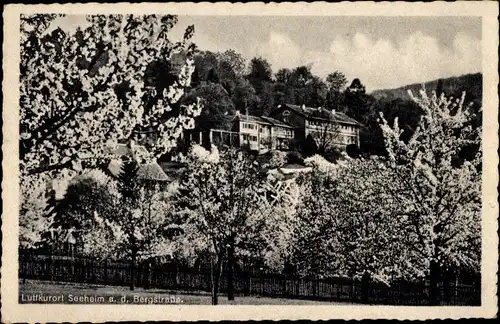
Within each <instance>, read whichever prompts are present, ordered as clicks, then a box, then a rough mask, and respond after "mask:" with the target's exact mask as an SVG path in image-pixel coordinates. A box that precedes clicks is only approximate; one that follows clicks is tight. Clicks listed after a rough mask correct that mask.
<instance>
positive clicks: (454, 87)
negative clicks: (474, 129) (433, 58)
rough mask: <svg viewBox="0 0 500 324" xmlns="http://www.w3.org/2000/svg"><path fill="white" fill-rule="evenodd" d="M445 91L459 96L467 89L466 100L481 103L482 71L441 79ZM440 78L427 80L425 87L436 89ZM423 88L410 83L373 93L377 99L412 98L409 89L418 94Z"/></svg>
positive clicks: (419, 84)
mask: <svg viewBox="0 0 500 324" xmlns="http://www.w3.org/2000/svg"><path fill="white" fill-rule="evenodd" d="M441 80H442V83H443V91H444V92H445V93H446V94H447V95H448V96H450V95H452V96H459V95H460V94H461V93H462V91H466V102H471V101H473V102H475V103H479V104H481V102H482V92H483V77H482V74H481V73H475V74H466V75H461V76H459V77H451V78H446V79H441ZM438 81H439V80H434V81H429V82H426V83H425V84H424V85H425V88H426V89H427V90H428V91H432V90H436V87H437V85H438ZM420 89H422V83H415V84H410V85H407V86H404V87H400V88H396V89H385V90H375V91H373V92H372V93H371V95H372V96H374V97H375V98H377V99H379V100H380V99H385V100H393V99H398V98H401V99H410V96H409V95H408V90H411V91H412V92H413V93H415V94H417V93H418V91H420Z"/></svg>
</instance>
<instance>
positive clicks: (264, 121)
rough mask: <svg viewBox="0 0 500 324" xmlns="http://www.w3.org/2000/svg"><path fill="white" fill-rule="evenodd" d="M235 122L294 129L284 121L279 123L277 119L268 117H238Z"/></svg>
mask: <svg viewBox="0 0 500 324" xmlns="http://www.w3.org/2000/svg"><path fill="white" fill-rule="evenodd" d="M234 118H235V120H239V121H243V122H251V123H256V124H261V125H271V126H280V127H287V128H293V126H291V125H289V124H287V123H284V122H282V121H279V120H277V119H274V118H271V117H267V116H262V117H257V116H252V115H236V116H235V117H234Z"/></svg>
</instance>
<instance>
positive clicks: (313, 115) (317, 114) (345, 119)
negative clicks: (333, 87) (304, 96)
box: [282, 104, 362, 126]
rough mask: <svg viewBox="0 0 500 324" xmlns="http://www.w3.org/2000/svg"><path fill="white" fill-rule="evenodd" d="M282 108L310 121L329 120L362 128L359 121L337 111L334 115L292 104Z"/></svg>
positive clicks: (322, 110)
mask: <svg viewBox="0 0 500 324" xmlns="http://www.w3.org/2000/svg"><path fill="white" fill-rule="evenodd" d="M282 107H286V108H289V109H291V110H293V111H295V112H296V113H298V114H300V115H303V116H304V117H306V118H308V119H320V120H328V121H335V122H337V123H341V124H351V125H357V126H362V124H361V123H360V122H358V121H357V120H355V119H353V118H351V117H349V116H347V115H346V114H344V113H342V112H338V111H336V112H335V113H333V112H332V111H330V110H327V109H318V108H312V107H305V106H303V107H301V106H297V105H291V104H284V105H282Z"/></svg>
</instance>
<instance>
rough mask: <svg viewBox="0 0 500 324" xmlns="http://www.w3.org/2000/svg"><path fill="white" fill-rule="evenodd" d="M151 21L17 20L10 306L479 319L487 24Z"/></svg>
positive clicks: (404, 19) (431, 18)
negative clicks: (435, 314) (425, 312)
mask: <svg viewBox="0 0 500 324" xmlns="http://www.w3.org/2000/svg"><path fill="white" fill-rule="evenodd" d="M205 5H209V4H205ZM429 5H431V4H429ZM227 6H230V4H229V3H228V4H227ZM490 7H491V6H490ZM490 7H488V8H490ZM103 8H104V7H103ZM137 8H140V5H138V7H137ZM482 8H483V11H484V8H486V7H485V6H483V7H482ZM490 9H491V8H490ZM166 10H168V8H167V7H163V8H162V9H161V10H159V11H158V12H155V11H153V10H150V11H149V12H148V13H143V12H142V11H138V12H135V11H134V10H132V9H130V10H128V12H123V11H122V12H118V13H117V12H110V11H109V10H103V11H102V12H95V10H94V11H92V12H90V13H88V14H87V13H85V12H84V11H81V12H79V11H78V10H72V11H71V12H68V13H65V12H63V11H61V10H54V11H53V12H46V11H41V12H36V10H35V11H26V12H21V13H20V15H18V16H16V17H15V18H16V19H17V25H16V26H17V27H18V28H19V31H18V32H19V37H18V42H19V43H18V46H19V49H18V52H13V53H17V54H15V55H18V56H19V57H18V58H17V60H18V61H15V62H17V63H16V64H17V66H18V67H19V70H18V79H17V80H18V81H17V82H19V83H18V84H19V86H18V90H16V91H18V97H17V99H16V100H17V102H15V103H14V105H13V106H4V113H3V114H4V134H5V132H6V130H5V125H6V119H5V118H6V117H5V116H6V114H8V111H11V112H12V111H14V110H16V112H15V115H16V116H18V117H16V118H18V122H17V125H18V126H16V127H17V128H15V129H16V132H17V134H13V136H12V137H11V138H13V139H14V141H15V142H14V143H11V145H14V146H16V145H17V147H18V148H17V149H16V150H18V151H16V152H18V156H16V158H17V163H16V165H15V168H16V169H14V170H16V171H15V173H12V174H17V175H18V176H16V177H15V178H14V179H17V184H16V186H17V187H10V188H16V190H17V192H18V194H17V197H18V198H17V199H18V200H17V204H16V205H13V206H15V209H17V211H16V210H14V209H11V212H15V213H17V214H15V215H10V214H9V215H7V213H6V210H5V209H4V212H3V216H2V219H3V222H5V219H6V217H7V216H8V217H9V218H10V219H13V220H14V221H13V222H15V223H16V224H15V227H14V228H15V232H11V233H10V234H11V235H12V234H14V236H16V239H17V242H16V244H17V247H15V246H11V247H10V249H11V250H12V251H13V250H16V251H13V252H12V253H16V259H17V265H16V266H17V267H16V268H15V269H14V271H15V275H17V277H16V278H17V281H16V284H15V285H16V286H17V288H16V289H17V292H18V293H17V296H10V298H13V299H15V302H16V303H17V304H19V305H23V304H43V305H45V306H46V307H50V305H53V304H62V305H75V304H78V305H85V304H102V305H103V307H105V306H106V307H107V306H111V305H123V304H130V305H134V306H135V305H157V307H158V309H160V307H161V306H160V305H163V306H165V305H175V306H185V305H207V306H208V305H214V307H215V305H234V306H232V307H234V309H237V308H238V305H247V306H248V305H251V306H264V305H278V306H290V305H309V306H313V305H314V306H332V307H342V306H360V307H361V306H370V307H374V309H375V308H376V307H377V306H401V307H404V306H421V307H423V308H422V309H424V308H425V309H431V311H432V309H439V308H440V307H446V306H456V307H457V308H460V307H468V309H472V310H473V309H475V308H477V309H480V308H481V306H485V297H484V289H485V286H488V285H493V286H496V281H495V282H490V283H489V284H488V283H485V279H484V278H485V277H484V276H486V274H485V273H484V269H485V268H484V267H483V266H482V265H483V263H482V262H483V260H484V259H485V253H486V251H485V242H484V240H485V236H484V233H485V230H488V229H487V228H486V229H485V224H486V223H485V218H484V217H485V216H484V215H485V210H486V209H488V210H489V213H490V215H489V216H488V217H489V218H488V219H489V221H490V222H492V223H493V225H492V227H491V229H493V228H496V226H497V220H496V217H498V207H497V205H496V204H497V202H496V193H495V192H496V189H495V188H496V185H497V184H498V174H497V170H496V164H495V165H492V164H491V163H490V162H487V161H486V160H485V154H486V153H485V151H486V150H490V153H487V154H490V156H491V150H494V151H495V152H496V149H497V146H498V139H497V138H491V139H486V138H485V132H486V129H485V124H484V122H483V121H484V120H486V119H495V120H494V121H493V122H492V123H493V124H491V125H494V126H495V127H498V126H497V124H496V115H497V112H496V111H494V110H493V114H492V111H487V110H486V109H483V107H484V105H485V104H484V102H485V101H486V99H485V89H491V87H487V86H486V82H487V80H490V81H491V80H492V78H491V77H490V79H485V76H484V74H485V71H484V62H485V60H486V59H489V56H484V55H485V54H484V43H485V36H484V33H485V29H484V21H483V19H485V18H484V17H482V16H481V15H472V14H471V15H470V16H467V15H464V14H462V15H446V14H444V13H443V14H441V15H421V16H419V15H411V16H408V15H400V16H397V15H392V16H388V15H368V14H364V15H347V14H344V15H343V14H336V12H335V10H332V11H331V14H328V15H326V14H325V13H322V14H321V15H313V14H308V15H304V14H301V13H300V12H296V13H295V14H294V15H291V14H279V12H278V11H275V12H274V14H262V15H260V14H255V12H254V13H252V14H250V13H249V14H231V13H227V14H220V13H214V14H210V11H209V10H207V11H205V13H204V14H203V13H199V12H197V14H189V12H188V11H185V12H183V13H176V12H175V10H174V11H172V13H168V12H166ZM495 10H497V11H498V8H496V9H495ZM490 11H491V10H490ZM493 13H494V10H493ZM4 15H5V14H4ZM17 27H16V28H17ZM496 27H497V32H498V25H497V26H496ZM493 34H495V33H493ZM495 37H496V40H495V41H496V46H498V33H496V36H495ZM489 39H495V38H491V36H490V38H489ZM491 45H494V44H491ZM4 48H5V47H4ZM494 63H495V64H497V62H494ZM4 66H5V62H4ZM494 66H496V65H493V67H494ZM491 70H493V68H492V69H491ZM494 70H495V71H496V68H495V69H494ZM489 72H490V73H491V71H489ZM495 73H497V72H495ZM494 77H498V75H496V76H494ZM496 80H497V81H498V79H496ZM4 82H5V81H4ZM8 87H11V88H12V87H16V85H15V84H9V85H8ZM5 89H6V84H5V83H4V91H5ZM493 89H494V91H496V85H495V86H494V87H493ZM488 91H489V90H488ZM490 95H491V93H490ZM493 95H494V96H496V95H495V94H494V93H493ZM493 99H494V100H497V99H498V98H497V97H496V98H493ZM497 108H498V107H494V106H493V109H497ZM12 114H14V113H12ZM485 116H489V117H488V118H487V117H485ZM490 133H496V130H495V129H491V127H490ZM493 136H496V135H495V134H493ZM6 141H7V140H4V154H6V153H5V145H6V144H5V143H6ZM486 142H488V143H489V144H488V143H486ZM491 145H494V147H492V146H491ZM485 147H486V148H485ZM494 154H496V153H494ZM486 156H487V155H486ZM492 161H496V162H495V163H497V160H492ZM487 168H489V169H488V170H487ZM493 169H495V170H493ZM5 172H6V171H5V160H4V181H3V182H4V185H5V183H6V180H5V179H6V178H5V177H6V175H5ZM485 177H488V179H489V180H492V181H493V182H496V184H494V186H493V188H494V189H495V192H493V195H494V196H491V194H490V195H488V196H487V197H486V196H485V192H484V190H485V188H490V189H491V188H492V186H491V185H490V186H489V187H487V185H485ZM6 188H7V187H5V186H4V190H6ZM7 189H8V188H7ZM490 189H488V190H490ZM4 194H5V192H4ZM11 194H14V195H16V194H15V193H13V192H12V191H11ZM485 197H486V198H485ZM492 197H493V198H492ZM485 199H488V200H486V201H485ZM485 205H487V206H486V207H485ZM488 206H489V207H488ZM495 211H496V215H491V214H492V213H493V214H494V213H495ZM487 227H488V226H487ZM3 231H4V235H5V232H6V228H5V227H4V230H3ZM492 235H494V236H495V238H494V239H493V241H492V242H497V241H495V240H496V239H497V237H496V235H497V234H496V230H495V232H494V233H493V234H492ZM490 243H491V241H490ZM4 249H5V245H4ZM488 249H490V250H489V251H490V252H492V253H493V259H492V260H496V258H497V257H498V253H497V252H498V247H497V245H496V243H495V244H494V246H492V245H491V244H490V245H489V248H488ZM491 249H492V250H491ZM495 254H496V256H495ZM489 255H490V254H489ZM14 262H16V261H15V260H14ZM2 263H3V264H4V263H5V259H4V260H3V262H2ZM494 266H495V267H496V261H495V265H494ZM488 271H489V272H488V278H491V273H490V272H491V271H490V270H488ZM2 277H4V276H2ZM3 285H4V284H3V282H2V286H3ZM2 295H3V296H4V294H2ZM3 296H2V297H3ZM488 298H489V297H488ZM495 298H496V297H495ZM491 302H492V301H491V300H490V299H488V301H487V304H488V305H491ZM495 304H496V301H495ZM429 307H430V308H429ZM47 309H50V308H47ZM495 312H496V311H495ZM448 317H449V316H448ZM165 319H167V318H165Z"/></svg>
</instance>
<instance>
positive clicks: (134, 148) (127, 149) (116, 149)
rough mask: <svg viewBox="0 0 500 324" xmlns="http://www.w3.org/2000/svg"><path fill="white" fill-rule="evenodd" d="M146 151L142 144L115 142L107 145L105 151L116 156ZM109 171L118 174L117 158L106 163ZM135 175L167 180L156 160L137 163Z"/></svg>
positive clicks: (155, 179) (118, 161)
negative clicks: (137, 167)
mask: <svg viewBox="0 0 500 324" xmlns="http://www.w3.org/2000/svg"><path fill="white" fill-rule="evenodd" d="M139 152H140V153H147V150H146V148H145V147H144V146H142V145H131V146H129V145H126V144H116V145H113V146H108V147H107V153H109V154H112V155H115V156H116V157H117V158H118V157H121V156H134V155H135V154H136V153H139ZM108 169H109V171H110V172H111V173H112V174H113V175H115V176H118V174H119V172H120V170H121V161H120V160H119V159H114V160H111V162H110V163H109V165H108ZM137 177H138V178H139V179H141V180H154V181H167V180H169V177H168V176H167V174H166V173H165V171H163V169H162V167H161V166H160V165H159V164H158V163H157V162H150V163H144V164H140V165H139V170H138V171H137Z"/></svg>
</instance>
